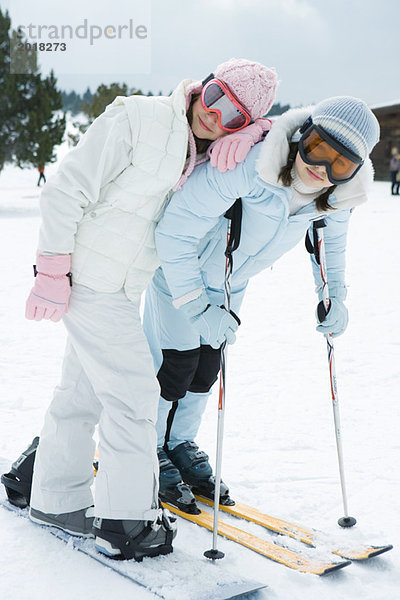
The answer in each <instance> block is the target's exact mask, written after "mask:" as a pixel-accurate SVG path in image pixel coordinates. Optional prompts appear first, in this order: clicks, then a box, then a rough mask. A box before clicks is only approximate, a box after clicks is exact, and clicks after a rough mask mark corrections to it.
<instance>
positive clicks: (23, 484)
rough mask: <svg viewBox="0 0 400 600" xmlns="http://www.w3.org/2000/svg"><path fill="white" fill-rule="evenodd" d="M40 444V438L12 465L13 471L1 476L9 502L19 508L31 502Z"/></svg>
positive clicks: (36, 438) (35, 439)
mask: <svg viewBox="0 0 400 600" xmlns="http://www.w3.org/2000/svg"><path fill="white" fill-rule="evenodd" d="M38 444H39V438H38V437H35V438H34V440H33V441H32V443H31V445H30V446H29V447H28V448H27V449H26V450H25V451H24V452H23V453H22V454H21V456H20V457H19V458H17V460H16V461H15V462H14V463H13V464H12V466H11V471H10V472H9V473H4V474H3V475H2V476H1V483H2V484H3V485H4V487H5V488H6V492H7V496H8V500H9V502H11V504H14V506H18V508H26V507H27V506H29V504H30V501H31V488H32V477H33V465H34V464H35V457H36V448H37V447H38Z"/></svg>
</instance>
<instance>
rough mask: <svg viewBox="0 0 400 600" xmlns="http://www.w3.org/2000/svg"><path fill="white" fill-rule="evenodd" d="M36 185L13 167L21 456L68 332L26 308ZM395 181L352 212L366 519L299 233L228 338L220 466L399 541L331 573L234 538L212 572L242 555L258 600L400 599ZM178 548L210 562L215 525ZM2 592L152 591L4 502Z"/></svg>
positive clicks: (7, 340) (66, 597)
mask: <svg viewBox="0 0 400 600" xmlns="http://www.w3.org/2000/svg"><path fill="white" fill-rule="evenodd" d="M63 151H65V148H64V149H63ZM54 169H55V166H54V165H53V166H51V167H49V168H48V169H47V175H50V174H51V172H52V171H54ZM36 181H37V173H36V172H35V171H34V170H23V171H21V170H19V169H16V168H11V167H8V168H6V169H5V170H4V171H3V172H2V173H1V174H0V256H1V261H0V264H1V289H0V344H1V353H0V384H1V395H0V398H1V400H0V456H1V457H7V458H9V459H12V460H14V459H15V458H16V457H17V456H18V455H19V453H20V452H21V451H22V450H23V449H24V448H25V447H26V446H27V444H28V443H29V442H30V441H31V439H32V438H33V437H34V436H35V435H37V434H38V433H39V432H40V428H41V424H42V420H43V415H44V412H45V410H46V407H47V405H48V403H49V401H50V398H51V394H52V389H53V387H54V386H55V385H56V384H57V382H58V378H59V374H60V365H61V360H62V354H63V347H64V342H65V334H64V329H63V326H62V324H60V323H59V324H54V323H50V322H43V321H42V322H41V323H36V322H32V321H27V320H25V319H24V304H25V298H26V296H27V294H28V292H29V290H30V287H31V285H32V266H31V265H32V263H33V262H34V257H35V247H36V241H37V232H38V227H39V210H38V200H39V189H38V188H37V187H36ZM389 188H390V186H389V184H388V183H375V184H374V186H373V191H372V194H371V198H370V201H369V203H368V204H367V205H365V206H363V207H360V208H359V209H357V210H356V211H355V213H354V215H353V217H352V223H351V229H350V234H349V243H348V269H347V281H348V284H349V296H348V302H347V304H348V307H349V311H350V324H349V327H348V330H347V332H346V334H345V335H344V336H342V337H341V338H338V339H337V341H336V342H335V350H336V366H337V374H338V388H339V397H340V408H341V418H342V436H343V444H344V451H345V469H346V478H347V487H348V497H349V509H350V513H351V514H352V515H354V516H355V517H357V519H358V525H357V526H356V527H355V528H353V529H351V530H341V529H340V528H339V527H338V526H337V524H336V521H337V518H338V517H340V516H342V514H343V509H342V504H341V493H340V484H339V477H338V467H337V457H336V447H335V438H334V428H333V417H332V409H331V400H330V391H329V377H328V370H327V359H326V347H325V341H324V338H323V337H322V336H321V335H320V334H318V333H317V332H316V331H315V322H314V308H315V304H316V302H315V295H314V291H313V281H312V277H311V269H310V266H309V258H308V256H307V254H306V251H305V250H304V248H303V246H302V245H301V244H300V245H299V246H298V247H296V248H295V249H294V250H293V251H292V252H290V253H289V254H288V255H286V256H285V257H283V258H282V259H281V260H280V261H279V262H278V263H277V264H276V265H275V266H274V268H273V269H272V270H268V271H266V272H264V273H262V274H261V275H259V276H258V277H256V278H255V279H254V280H253V281H252V282H251V285H250V287H249V290H248V294H247V297H246V301H245V305H244V307H243V310H242V314H241V318H242V326H241V327H240V333H239V336H238V341H237V343H236V344H235V345H234V346H233V347H230V348H229V372H228V386H227V408H226V422H225V440H224V460H223V477H224V480H225V481H226V482H227V483H228V484H229V486H230V489H231V493H232V495H233V496H234V497H235V498H236V499H238V500H242V501H243V502H246V503H249V504H253V505H255V506H257V507H258V508H260V509H261V510H264V511H266V512H268V513H270V514H272V515H276V516H279V517H281V518H285V519H290V520H292V521H294V522H299V523H302V524H304V525H312V526H314V527H317V528H319V529H322V530H324V531H327V532H328V533H330V534H331V535H332V536H334V537H335V538H336V539H338V540H342V541H343V542H344V543H347V542H349V543H350V542H351V541H360V540H363V541H365V542H368V543H377V544H381V543H393V544H394V545H395V548H394V550H393V551H392V552H391V553H389V554H386V555H383V556H382V557H379V558H376V559H374V560H373V561H371V562H369V563H363V564H353V565H351V566H350V567H348V568H346V569H344V570H343V571H340V572H338V573H336V574H333V575H330V576H327V577H325V578H319V577H317V576H313V575H304V574H300V573H298V572H295V571H292V570H289V569H288V568H285V567H284V566H280V565H278V564H275V563H273V562H271V561H268V560H267V559H265V558H263V557H261V556H258V555H257V554H255V553H253V552H251V551H250V550H246V549H244V548H241V547H238V546H236V545H235V544H233V543H232V542H228V541H226V540H221V541H220V547H221V549H223V550H224V552H225V553H226V558H225V559H224V561H223V562H221V563H218V564H216V565H215V576H216V577H218V570H219V569H222V568H227V567H229V568H231V569H232V571H235V572H240V573H242V574H243V575H244V576H247V577H249V578H254V579H257V580H259V581H262V582H265V583H266V584H268V586H269V589H268V590H266V591H264V592H261V593H259V595H258V596H256V597H257V598H258V599H259V600H267V599H274V600H303V599H304V600H306V599H307V600H310V599H312V600H314V599H318V600H319V599H320V598H321V599H322V598H324V600H342V599H343V600H353V599H354V598H360V599H362V600H398V598H400V559H399V554H398V548H399V547H400V510H399V497H400V484H399V472H398V465H399V464H400V440H399V420H400V417H399V400H400V393H399V389H400V366H399V365H400V327H399V309H398V298H399V293H400V284H399V276H398V265H399V262H400V250H399V235H398V228H399V222H400V198H399V197H392V196H390V189H389ZM216 399H217V397H216V392H215V393H214V395H213V397H212V400H211V401H210V403H209V406H208V409H207V413H206V415H205V418H204V421H203V424H202V428H201V431H200V434H199V439H198V441H199V444H200V446H201V448H203V449H205V450H206V451H208V452H209V453H210V456H211V457H214V455H215V434H216ZM236 524H238V523H237V522H236ZM250 529H251V530H252V531H255V528H254V527H253V528H250ZM259 533H261V532H259ZM296 544H297V542H296V543H292V545H293V547H296ZM175 546H176V548H180V549H184V548H185V547H187V548H188V549H189V550H190V552H191V553H195V554H196V553H197V555H198V560H199V564H200V566H201V561H205V560H206V559H204V558H203V556H202V553H203V550H205V549H208V548H210V546H211V537H210V534H209V533H208V532H206V531H204V530H200V529H199V528H196V527H195V526H193V525H191V524H189V523H185V522H180V523H179V532H178V537H177V538H176V542H175ZM222 565H224V566H222ZM188 577H190V573H188ZM0 598H1V599H2V600H45V599H50V598H57V599H58V600H83V599H88V598H95V599H96V600H109V599H110V598H115V599H120V598H134V599H135V600H151V599H154V598H155V597H154V595H153V594H151V593H150V592H147V591H146V590H142V589H140V588H136V587H135V586H134V585H133V584H131V583H130V582H129V581H126V580H124V579H123V578H122V577H120V576H118V575H116V574H114V573H112V572H111V571H109V570H107V569H105V568H104V567H102V566H101V565H97V564H96V563H94V561H91V560H90V559H88V558H86V557H85V556H82V555H80V554H79V553H77V552H74V551H72V550H71V549H70V548H68V547H65V546H64V544H62V543H61V542H60V541H58V540H56V539H53V538H52V537H51V536H49V535H47V533H46V532H44V531H43V530H41V529H40V528H38V527H35V526H34V525H30V524H29V523H27V522H26V521H24V520H22V519H19V518H18V517H16V516H14V515H12V514H11V513H8V512H6V511H4V510H2V511H0Z"/></svg>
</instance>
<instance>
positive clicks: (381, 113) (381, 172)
mask: <svg viewBox="0 0 400 600" xmlns="http://www.w3.org/2000/svg"><path fill="white" fill-rule="evenodd" d="M370 108H371V110H372V112H373V113H374V115H375V116H376V118H377V119H378V121H379V125H380V126H381V139H380V142H379V143H378V144H377V145H376V146H375V148H374V149H373V151H372V153H371V160H372V162H373V164H374V168H375V179H376V180H378V181H390V172H389V162H390V159H391V158H392V151H393V150H394V149H397V151H398V152H399V153H400V100H396V101H394V102H388V103H386V104H379V105H377V106H371V107H370Z"/></svg>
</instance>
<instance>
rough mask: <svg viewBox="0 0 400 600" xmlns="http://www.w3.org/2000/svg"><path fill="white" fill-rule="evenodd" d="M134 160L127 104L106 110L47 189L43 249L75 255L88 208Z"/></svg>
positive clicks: (43, 205) (43, 206) (43, 198)
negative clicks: (81, 225)
mask: <svg viewBox="0 0 400 600" xmlns="http://www.w3.org/2000/svg"><path fill="white" fill-rule="evenodd" d="M131 158H132V139H131V129H130V126H129V121H128V116H127V113H126V110H125V107H124V106H117V107H113V108H110V109H108V110H106V111H105V112H104V113H103V114H101V115H100V116H99V117H98V118H97V119H96V120H95V121H94V122H93V123H92V124H91V126H90V127H89V129H88V130H87V132H86V133H85V134H84V135H83V137H82V138H81V140H80V141H79V143H78V145H77V146H76V147H75V148H73V149H72V150H71V151H70V152H69V153H68V154H67V155H66V157H65V158H64V159H63V160H62V162H61V164H60V167H59V169H58V171H57V173H56V174H55V175H54V176H53V177H52V178H51V179H50V180H49V181H48V183H47V184H46V186H45V187H44V189H43V192H42V196H41V200H40V209H41V214H42V225H41V229H40V234H39V252H42V253H43V252H45V253H55V254H69V253H71V252H73V250H74V236H75V233H76V230H77V226H78V223H79V221H80V220H81V219H82V216H83V211H84V209H85V208H86V207H87V206H89V205H90V204H91V203H96V202H97V201H98V200H99V196H100V191H101V189H102V187H103V186H104V185H106V184H107V183H109V182H110V181H112V180H113V179H114V178H115V177H117V175H119V174H120V173H121V172H122V171H123V170H124V169H126V167H128V166H129V164H130V162H131Z"/></svg>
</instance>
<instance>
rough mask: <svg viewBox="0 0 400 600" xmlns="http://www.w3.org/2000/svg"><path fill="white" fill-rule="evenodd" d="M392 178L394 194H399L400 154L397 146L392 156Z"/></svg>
mask: <svg viewBox="0 0 400 600" xmlns="http://www.w3.org/2000/svg"><path fill="white" fill-rule="evenodd" d="M390 179H391V181H392V196H398V195H399V187H400V154H398V152H397V148H393V154H392V158H391V159H390Z"/></svg>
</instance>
